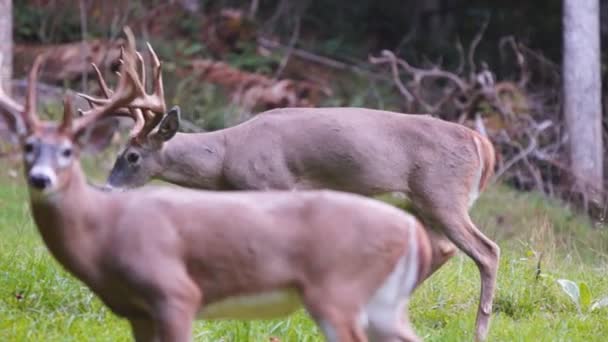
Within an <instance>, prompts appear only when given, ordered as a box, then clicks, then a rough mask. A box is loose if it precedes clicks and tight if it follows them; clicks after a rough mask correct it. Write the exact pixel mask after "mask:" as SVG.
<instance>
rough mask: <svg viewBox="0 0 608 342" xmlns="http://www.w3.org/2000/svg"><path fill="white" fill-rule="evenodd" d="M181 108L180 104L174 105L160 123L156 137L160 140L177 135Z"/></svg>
mask: <svg viewBox="0 0 608 342" xmlns="http://www.w3.org/2000/svg"><path fill="white" fill-rule="evenodd" d="M179 118H180V109H179V106H173V108H171V110H169V112H168V113H167V114H165V117H163V119H162V120H161V121H160V124H159V125H158V131H157V132H156V134H155V138H157V139H158V140H160V141H167V140H169V139H171V138H173V137H174V136H175V133H177V131H178V130H179Z"/></svg>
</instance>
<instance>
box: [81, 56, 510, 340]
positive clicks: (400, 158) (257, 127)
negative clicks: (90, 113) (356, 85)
mask: <svg viewBox="0 0 608 342" xmlns="http://www.w3.org/2000/svg"><path fill="white" fill-rule="evenodd" d="M153 58H154V59H155V60H156V59H157V57H156V56H154V57H153ZM142 65H143V64H142ZM95 70H96V71H97V75H98V80H99V83H100V87H101V89H102V90H103V93H104V94H105V96H106V97H107V96H109V95H110V94H111V90H110V89H108V86H107V84H106V82H105V80H104V79H103V77H102V76H101V74H100V73H99V70H98V69H97V68H95ZM155 72H158V73H160V70H156V71H155ZM141 75H142V76H141V77H145V72H144V71H143V70H142V71H141ZM158 92H159V93H158V95H159V96H158V98H159V100H162V99H163V96H162V95H161V94H162V87H160V88H159V89H158ZM83 97H85V98H86V99H88V100H89V102H90V103H91V104H92V105H96V104H103V103H104V101H105V100H104V99H98V98H94V97H91V96H87V95H84V94H83ZM164 113H165V112H164V111H158V110H156V111H154V110H151V109H146V108H138V106H137V104H136V103H132V104H129V105H128V106H127V108H121V109H120V110H117V111H116V113H115V114H120V115H126V116H131V117H132V118H133V119H134V120H135V122H136V124H135V125H134V128H133V129H132V131H131V137H130V139H129V141H128V143H127V146H126V147H125V148H124V150H123V151H122V152H121V154H120V155H119V156H118V158H117V159H116V161H115V163H114V166H113V168H112V170H111V172H110V175H109V178H108V186H109V187H114V188H132V187H137V186H141V185H143V184H145V183H146V182H148V181H149V180H150V179H161V180H164V181H168V182H171V183H174V184H178V185H181V186H185V187H191V188H198V189H211V190H268V189H282V190H286V189H318V188H328V189H333V190H339V191H347V192H353V193H358V194H362V195H367V196H369V195H378V194H382V193H387V192H402V193H405V194H406V195H407V197H408V198H409V200H410V202H411V204H412V205H413V210H414V212H415V214H416V216H418V217H419V218H420V219H422V220H423V222H424V224H425V226H427V227H431V228H433V229H431V230H429V231H428V233H429V235H430V238H431V245H432V246H433V262H432V270H433V271H434V270H436V269H438V268H439V267H440V266H441V265H443V264H444V263H445V262H446V261H447V260H448V259H449V258H451V257H452V256H453V255H454V254H455V252H456V247H455V246H454V244H455V245H456V246H457V247H458V248H459V249H461V250H462V251H464V252H465V253H466V254H467V255H468V256H469V257H471V258H472V259H473V260H474V261H475V263H476V264H477V266H478V268H479V271H480V275H481V277H480V278H481V294H480V302H479V308H478V313H477V321H476V329H475V332H476V338H477V340H484V339H485V337H486V335H487V331H488V328H489V320H490V314H491V311H492V300H493V296H494V289H495V283H496V273H497V268H498V262H499V255H500V249H499V247H498V246H497V245H496V244H495V243H494V242H492V241H491V240H490V239H488V238H487V237H486V236H484V234H483V233H482V232H481V231H480V230H479V229H478V228H477V227H476V226H475V225H474V223H473V222H472V220H471V218H470V216H469V209H470V208H471V206H472V205H473V204H474V202H475V200H476V199H477V197H478V196H479V194H480V192H481V191H482V190H483V189H484V188H485V186H486V185H487V183H488V180H489V179H490V177H491V176H492V174H493V172H494V162H495V156H494V148H493V147H492V144H491V142H490V141H489V140H488V139H487V138H485V137H484V136H482V135H480V134H478V133H477V132H475V131H473V130H470V129H468V128H466V127H464V126H462V125H458V124H455V123H450V122H446V121H443V120H439V119H436V118H432V117H429V116H422V115H407V114H399V113H393V112H388V111H379V110H371V109H363V108H314V109H313V108H284V109H275V110H270V111H267V112H264V113H261V114H258V115H257V116H255V117H254V118H253V119H251V120H249V121H246V122H244V123H242V124H240V125H237V126H234V127H230V128H227V129H223V130H219V131H215V132H209V133H197V134H182V133H178V132H177V131H178V128H179V116H180V115H179V114H180V113H179V108H178V107H174V108H173V109H171V110H170V111H169V112H168V113H167V114H166V115H163V114H164Z"/></svg>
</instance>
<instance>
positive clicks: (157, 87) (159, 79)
mask: <svg viewBox="0 0 608 342" xmlns="http://www.w3.org/2000/svg"><path fill="white" fill-rule="evenodd" d="M146 46H147V47H148V52H149V53H150V58H151V59H152V63H153V64H152V68H153V72H154V75H153V77H154V91H155V92H156V95H157V96H158V97H159V98H161V99H162V100H163V112H165V111H166V109H167V108H166V104H165V102H164V100H165V88H164V86H163V73H162V64H161V62H160V59H159V58H158V55H157V54H156V52H155V51H154V49H153V48H152V45H150V42H146Z"/></svg>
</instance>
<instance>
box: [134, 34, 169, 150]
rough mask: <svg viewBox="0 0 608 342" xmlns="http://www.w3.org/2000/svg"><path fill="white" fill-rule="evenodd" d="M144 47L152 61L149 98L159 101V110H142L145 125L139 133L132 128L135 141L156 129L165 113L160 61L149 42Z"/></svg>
mask: <svg viewBox="0 0 608 342" xmlns="http://www.w3.org/2000/svg"><path fill="white" fill-rule="evenodd" d="M146 47H147V48H148V53H149V55H150V60H151V61H152V77H153V85H152V86H153V90H152V91H153V95H150V97H151V98H154V99H156V100H158V101H159V107H160V109H161V110H160V111H153V110H150V109H144V110H143V118H144V120H145V125H144V126H143V127H142V128H141V129H140V130H139V131H136V130H135V127H133V131H132V132H134V133H135V134H134V136H133V137H134V138H135V139H136V140H143V138H145V137H146V136H147V135H148V134H149V133H150V132H151V131H152V130H153V129H154V127H156V126H157V125H158V124H159V123H160V121H161V120H162V118H163V115H164V113H165V111H166V104H165V90H164V87H163V78H162V70H161V63H160V59H159V58H158V55H157V54H156V52H155V51H154V49H153V48H152V45H150V43H149V42H146Z"/></svg>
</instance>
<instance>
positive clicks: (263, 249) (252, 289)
mask: <svg viewBox="0 0 608 342" xmlns="http://www.w3.org/2000/svg"><path fill="white" fill-rule="evenodd" d="M127 36H128V46H127V50H126V51H125V52H124V53H123V56H122V59H123V60H122V66H121V69H122V70H121V79H120V81H119V84H118V86H117V89H116V91H115V92H114V93H113V94H111V95H110V97H109V99H107V100H106V101H104V103H103V104H101V105H100V106H98V107H95V108H93V109H91V110H90V111H88V112H86V113H85V114H86V115H84V116H82V117H79V118H73V114H72V108H71V104H70V101H69V100H67V98H66V101H65V103H64V117H63V121H62V122H61V123H59V124H55V123H53V122H46V121H41V120H39V119H38V117H37V110H36V90H35V88H36V81H37V80H36V79H37V73H38V69H39V68H40V64H41V61H42V60H41V59H40V58H38V59H37V60H36V62H35V63H34V66H33V67H32V70H31V72H30V76H29V85H28V93H27V100H26V104H25V106H21V105H19V104H17V103H15V102H14V101H13V100H12V99H10V98H9V97H7V96H6V95H5V94H4V93H1V92H0V113H2V114H4V115H5V116H6V117H7V119H8V121H9V122H10V124H11V127H12V130H13V131H14V132H15V133H16V134H17V136H18V138H19V140H20V142H21V146H22V153H23V160H24V165H25V177H26V179H27V181H28V184H29V194H30V205H31V212H32V215H33V217H34V221H35V223H36V225H37V227H38V230H39V232H40V234H41V235H42V237H43V239H44V242H45V243H46V245H47V247H48V249H49V250H50V251H51V253H52V254H53V256H54V257H55V258H56V259H57V260H58V261H59V262H60V263H61V264H62V265H63V266H64V267H65V268H66V269H67V270H68V271H70V272H71V273H72V274H74V275H75V276H76V277H78V278H79V279H80V280H82V281H83V282H84V283H85V284H86V285H87V286H89V287H90V288H91V289H92V290H93V291H94V292H95V293H96V294H97V295H98V296H99V297H100V298H101V299H102V301H103V302H104V303H105V304H106V305H107V306H108V307H109V308H110V309H111V310H112V311H113V312H115V313H116V314H118V315H120V316H123V317H125V318H127V319H128V320H129V322H130V324H131V327H132V330H133V334H134V337H135V339H136V340H137V341H166V342H169V341H170V342H180V341H189V340H190V339H191V329H192V322H193V320H194V319H195V318H196V317H197V316H199V317H202V318H208V319H226V318H234V319H253V318H271V317H277V316H282V315H285V314H288V313H290V312H292V311H294V310H295V309H296V308H297V307H298V306H299V305H300V304H302V305H303V306H304V307H305V308H306V309H307V310H308V312H309V313H310V315H311V316H312V318H313V319H314V320H315V321H316V322H317V324H318V325H319V327H320V329H321V331H322V332H323V333H324V335H325V337H326V338H327V339H328V340H329V341H341V342H342V341H366V340H367V338H368V337H369V338H370V339H373V340H376V341H416V340H418V338H417V337H416V335H415V334H414V332H413V330H412V329H411V327H410V325H409V322H408V320H407V317H406V316H404V314H405V312H404V311H405V308H406V305H407V301H408V298H409V296H410V294H411V293H412V291H413V290H414V288H415V287H416V286H417V285H418V284H419V283H420V282H421V281H422V280H423V279H424V278H425V277H426V276H427V273H428V271H429V269H430V263H431V249H430V244H429V241H428V238H427V236H426V233H425V230H424V228H423V227H422V226H421V225H420V223H419V222H418V221H417V220H416V219H415V218H414V217H412V216H410V215H408V214H406V213H404V212H402V211H400V210H398V209H396V208H394V207H392V206H390V205H387V204H382V203H380V202H377V201H375V200H372V199H368V198H365V197H362V196H358V195H353V194H345V193H339V192H334V191H304V192H276V191H275V192H224V193H220V192H210V191H194V190H187V189H178V188H167V187H164V188H155V187H146V188H143V189H139V190H134V191H129V192H103V191H100V190H97V189H95V188H93V187H91V186H89V185H87V184H86V180H85V176H84V174H83V171H82V169H81V166H80V163H79V157H80V155H81V154H82V153H84V152H87V151H96V150H101V149H103V148H104V146H105V145H106V144H107V143H108V141H109V139H110V137H111V134H112V133H113V132H114V130H115V129H116V125H115V120H113V119H110V120H108V118H106V117H107V116H108V115H113V114H114V112H115V111H116V110H118V109H120V108H121V107H123V106H125V105H126V104H127V103H136V104H137V107H138V108H142V109H144V110H146V111H152V110H153V111H160V110H164V108H163V106H164V104H163V103H162V101H159V98H158V97H156V96H154V95H148V94H146V93H145V91H144V86H143V84H142V83H141V82H140V80H139V79H138V75H137V72H136V71H135V68H136V65H137V60H136V59H137V57H136V52H135V49H134V40H133V37H132V35H131V34H130V31H127ZM159 66H160V65H159V64H158V63H157V61H156V62H155V65H154V68H155V71H156V74H155V78H154V84H155V87H156V89H159V88H158V87H162V83H161V78H160V70H159Z"/></svg>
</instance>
